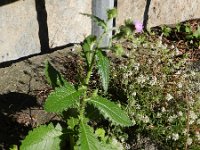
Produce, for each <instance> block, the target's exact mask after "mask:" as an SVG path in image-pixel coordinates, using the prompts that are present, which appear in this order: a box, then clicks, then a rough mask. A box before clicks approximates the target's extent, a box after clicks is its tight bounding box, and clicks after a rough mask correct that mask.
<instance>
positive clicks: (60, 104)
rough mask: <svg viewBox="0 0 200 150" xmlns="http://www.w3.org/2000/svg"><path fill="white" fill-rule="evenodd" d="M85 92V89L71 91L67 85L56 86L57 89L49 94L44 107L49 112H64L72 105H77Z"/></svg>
mask: <svg viewBox="0 0 200 150" xmlns="http://www.w3.org/2000/svg"><path fill="white" fill-rule="evenodd" d="M83 92H84V89H81V90H78V91H76V90H71V91H70V90H67V88H66V87H61V88H56V89H55V91H53V92H52V93H51V94H49V96H48V98H47V101H46V103H45V105H44V108H45V110H46V111H47V112H55V113H60V112H63V111H64V110H67V109H69V108H71V107H75V106H76V104H77V103H78V102H79V98H80V97H81V95H82V94H83Z"/></svg>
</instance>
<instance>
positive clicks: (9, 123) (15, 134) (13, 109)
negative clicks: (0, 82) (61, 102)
mask: <svg viewBox="0 0 200 150" xmlns="http://www.w3.org/2000/svg"><path fill="white" fill-rule="evenodd" d="M34 106H38V104H37V102H36V98H35V97H33V96H30V95H27V94H23V93H16V92H11V93H8V94H4V95H0V149H2V150H8V149H9V147H10V146H11V145H13V144H16V145H19V144H20V140H22V139H23V138H24V136H25V135H27V133H28V131H29V130H30V129H31V126H30V125H27V126H26V125H25V124H20V123H18V122H17V120H16V119H15V117H14V116H15V114H16V113H18V112H21V111H22V110H23V109H27V108H30V107H34ZM22 119H23V118H22ZM24 119H26V118H24Z"/></svg>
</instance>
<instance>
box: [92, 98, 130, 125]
mask: <svg viewBox="0 0 200 150" xmlns="http://www.w3.org/2000/svg"><path fill="white" fill-rule="evenodd" d="M88 103H90V104H92V105H93V106H94V107H96V108H97V109H98V110H99V111H100V112H101V114H102V115H103V116H104V117H105V118H108V119H109V120H110V121H112V122H113V123H114V124H116V125H121V126H131V125H132V121H131V120H130V119H129V117H128V115H127V114H126V112H125V111H123V110H122V109H120V108H119V107H118V106H117V105H116V104H115V103H113V102H111V101H109V100H107V99H105V98H103V97H101V96H96V97H92V98H90V99H88Z"/></svg>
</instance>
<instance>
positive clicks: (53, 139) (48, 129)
mask: <svg viewBox="0 0 200 150" xmlns="http://www.w3.org/2000/svg"><path fill="white" fill-rule="evenodd" d="M62 134H63V133H62V132H61V129H57V128H55V127H54V126H53V124H49V125H48V126H46V125H42V126H40V127H38V128H35V129H33V131H30V132H29V134H28V136H26V138H25V139H24V140H23V141H22V145H21V146H20V150H60V142H61V139H60V136H61V135H62Z"/></svg>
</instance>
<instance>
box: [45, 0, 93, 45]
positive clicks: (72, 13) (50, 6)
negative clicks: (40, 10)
mask: <svg viewBox="0 0 200 150" xmlns="http://www.w3.org/2000/svg"><path fill="white" fill-rule="evenodd" d="M46 9H47V15H48V16H47V20H48V30H49V45H50V48H54V47H58V46H62V45H66V44H68V43H78V42H80V41H82V40H83V39H84V37H85V36H87V35H89V34H91V19H90V18H88V17H86V16H83V15H82V14H80V13H89V14H91V13H92V0H81V1H80V0H76V1H75V0H48V1H46Z"/></svg>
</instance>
